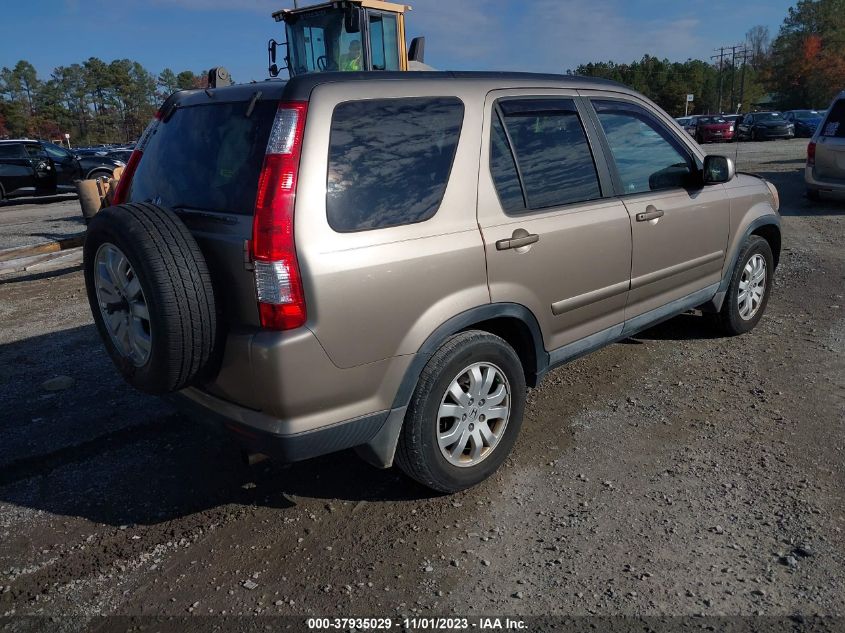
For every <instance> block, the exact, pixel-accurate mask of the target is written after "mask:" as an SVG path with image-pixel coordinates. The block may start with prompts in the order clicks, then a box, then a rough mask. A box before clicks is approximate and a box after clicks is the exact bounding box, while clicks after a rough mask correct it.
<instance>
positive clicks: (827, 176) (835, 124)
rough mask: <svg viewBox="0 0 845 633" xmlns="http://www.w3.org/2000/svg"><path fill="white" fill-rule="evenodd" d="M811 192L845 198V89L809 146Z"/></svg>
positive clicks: (806, 178) (811, 194) (813, 195)
mask: <svg viewBox="0 0 845 633" xmlns="http://www.w3.org/2000/svg"><path fill="white" fill-rule="evenodd" d="M804 182H805V183H806V185H807V195H808V196H809V197H810V198H811V199H818V198H820V197H821V195H822V194H824V195H829V196H831V197H837V198H840V199H841V198H845V92H842V93H840V94H839V96H837V97H836V98H835V99H834V100H833V103H832V104H831V105H830V108H828V110H827V115H826V116H825V118H824V120H823V121H822V123H821V125H819V126H818V127H817V128H816V131H815V133H814V134H813V137H812V139H810V144H809V145H808V146H807V167H806V169H805V170H804Z"/></svg>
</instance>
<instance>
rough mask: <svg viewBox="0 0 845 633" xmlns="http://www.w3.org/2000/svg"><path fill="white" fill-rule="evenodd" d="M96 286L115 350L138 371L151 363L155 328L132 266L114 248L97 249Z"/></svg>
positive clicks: (107, 329)
mask: <svg viewBox="0 0 845 633" xmlns="http://www.w3.org/2000/svg"><path fill="white" fill-rule="evenodd" d="M94 266H95V274H94V283H95V288H96V291H97V301H98V303H99V304H100V312H101V314H102V315H103V324H104V325H105V328H106V331H107V332H108V333H109V336H110V337H111V340H112V342H113V343H114V346H115V347H116V348H117V350H118V351H119V352H120V354H121V355H122V356H123V357H125V358H126V359H128V360H129V361H130V362H131V363H132V364H133V365H134V366H135V367H143V366H144V365H145V364H146V363H147V361H148V360H149V359H150V350H151V349H152V327H151V324H150V312H149V309H148V307H147V300H146V298H145V297H144V291H143V289H142V288H141V282H140V280H139V279H138V277H137V275H136V274H135V271H134V270H133V268H132V265H131V264H130V263H129V260H128V259H127V257H126V255H124V254H123V252H122V251H121V250H120V249H119V248H118V247H117V246H115V245H114V244H111V243H109V242H106V243H104V244H102V245H101V246H100V247H99V248H98V249H97V255H96V257H95V264H94Z"/></svg>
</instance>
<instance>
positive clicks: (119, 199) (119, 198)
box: [112, 110, 162, 204]
mask: <svg viewBox="0 0 845 633" xmlns="http://www.w3.org/2000/svg"><path fill="white" fill-rule="evenodd" d="M161 116H162V115H161V110H159V111H158V112H156V113H155V117H153V120H152V121H150V124H149V125H148V126H147V129H146V130H144V133H143V134H142V135H141V138H139V139H138V143H137V144H136V145H135V149H134V150H133V152H132V155H131V156H130V157H129V162H128V163H126V167H125V168H124V169H123V175H122V176H121V177H120V180H118V181H117V186H116V187H115V188H114V194H113V195H112V204H123V203H124V202H126V199H127V198H128V197H129V185H131V184H132V177H133V176H134V175H135V170H136V169H138V163H140V162H141V157H142V156H143V155H144V148H145V147H146V146H147V143H149V141H150V138H151V137H152V135H153V134H155V131H156V129H157V128H158V125H159V122H160V121H161Z"/></svg>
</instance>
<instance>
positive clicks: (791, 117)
mask: <svg viewBox="0 0 845 633" xmlns="http://www.w3.org/2000/svg"><path fill="white" fill-rule="evenodd" d="M783 118H784V119H785V120H787V121H789V122H790V123H792V124H793V125H794V126H795V136H799V137H803V138H810V137H812V136H813V134H815V133H816V128H817V127H819V124H820V123H821V122H822V115H821V114H819V112H817V111H816V110H787V111H786V112H784V113H783Z"/></svg>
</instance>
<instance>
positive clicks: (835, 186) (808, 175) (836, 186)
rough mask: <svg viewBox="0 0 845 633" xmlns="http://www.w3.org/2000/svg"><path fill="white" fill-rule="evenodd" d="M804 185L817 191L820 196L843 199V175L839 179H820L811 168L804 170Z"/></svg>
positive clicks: (844, 188) (844, 195)
mask: <svg viewBox="0 0 845 633" xmlns="http://www.w3.org/2000/svg"><path fill="white" fill-rule="evenodd" d="M804 183H805V184H806V185H807V188H808V189H812V190H813V191H818V192H819V193H822V194H828V195H830V196H831V197H834V198H839V199H845V174H843V178H842V179H841V180H840V179H835V180H833V179H822V178H818V177H817V176H816V174H815V170H814V169H813V168H812V167H805V168H804Z"/></svg>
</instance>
